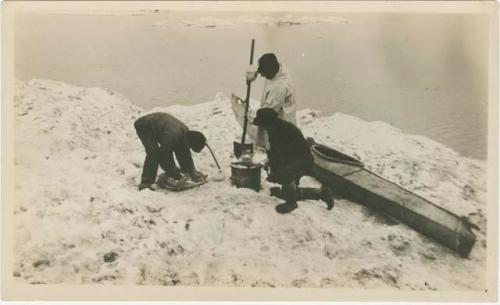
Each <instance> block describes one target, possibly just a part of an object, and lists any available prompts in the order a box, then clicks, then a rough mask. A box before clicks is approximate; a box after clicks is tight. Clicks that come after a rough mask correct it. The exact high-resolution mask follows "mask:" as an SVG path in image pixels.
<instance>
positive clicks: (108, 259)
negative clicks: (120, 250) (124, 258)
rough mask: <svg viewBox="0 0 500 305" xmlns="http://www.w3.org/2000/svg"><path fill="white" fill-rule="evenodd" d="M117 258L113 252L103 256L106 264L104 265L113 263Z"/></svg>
mask: <svg viewBox="0 0 500 305" xmlns="http://www.w3.org/2000/svg"><path fill="white" fill-rule="evenodd" d="M117 257H118V254H116V253H115V252H113V251H111V252H108V253H106V254H104V262H106V263H111V262H114V261H115V260H116V258H117Z"/></svg>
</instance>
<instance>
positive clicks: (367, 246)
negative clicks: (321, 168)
mask: <svg viewBox="0 0 500 305" xmlns="http://www.w3.org/2000/svg"><path fill="white" fill-rule="evenodd" d="M152 111H166V112H170V113H172V114H173V115H175V116H177V117H178V118H180V119H181V120H183V121H184V122H185V123H186V124H187V125H188V126H190V128H192V129H197V130H200V131H202V132H204V133H205V134H206V136H207V138H208V141H209V143H210V145H211V147H212V148H213V149H214V150H215V151H216V154H217V155H218V158H219V162H220V163H221V165H222V167H223V168H224V170H225V171H226V177H229V176H230V167H229V164H230V162H231V160H232V156H231V151H232V142H233V140H235V139H236V138H237V137H238V136H239V135H240V128H239V127H238V124H237V122H236V120H235V119H234V118H233V115H232V113H231V109H230V101H229V99H228V98H226V97H225V96H224V95H222V94H218V95H217V96H216V97H215V99H214V101H212V102H208V103H204V104H198V105H195V106H173V107H168V108H162V109H159V108H157V109H154V110H152ZM144 113H145V112H143V110H142V109H140V108H138V107H136V106H134V105H132V104H131V103H130V102H129V101H128V100H127V99H126V98H124V97H122V96H120V95H119V94H117V93H115V92H113V91H110V90H106V89H101V88H81V87H76V86H71V85H68V84H64V83H60V82H54V81H48V80H32V81H30V82H27V83H23V82H18V83H17V84H16V93H15V115H16V120H15V152H16V156H15V165H16V174H15V188H16V189H15V191H16V198H17V202H16V203H15V208H14V214H15V215H14V221H15V228H14V234H15V249H14V251H15V266H14V270H15V272H14V276H15V277H16V279H17V280H18V281H20V282H24V283H33V284H40V283H86V284H89V283H90V284H92V283H113V284H125V283H128V284H144V285H209V286H214V285H215V286H219V285H220V286H264V287H290V286H295V287H353V288H363V287H369V288H384V289H394V288H401V289H417V290H421V289H422V290H423V289H433V290H434V289H438V290H446V289H481V288H483V286H484V285H485V268H486V257H485V256H486V241H485V227H486V219H485V210H486V189H485V185H486V171H485V164H484V162H480V161H477V160H471V159H466V158H462V157H460V156H459V155H458V154H457V153H456V152H454V151H452V150H450V149H449V148H447V147H445V146H443V145H441V144H439V143H436V142H434V141H432V140H430V139H427V138H424V137H420V136H414V135H408V134H405V133H404V132H403V131H401V130H399V129H396V128H394V127H392V126H390V125H388V124H386V123H383V122H366V121H363V120H360V119H357V118H354V117H351V116H348V115H344V114H340V113H337V114H334V115H332V116H330V117H321V115H320V113H318V112H316V111H312V110H303V111H300V112H299V114H298V117H299V122H300V125H301V127H302V129H303V132H304V133H305V134H306V136H313V137H314V138H315V139H316V140H317V141H318V142H320V143H324V144H327V145H331V146H333V147H335V148H337V149H339V150H342V151H344V152H345V153H348V154H351V155H353V156H356V157H358V158H360V159H361V160H362V161H363V162H364V163H365V164H366V165H367V166H368V167H369V168H371V169H372V170H373V171H375V172H376V173H378V174H380V175H382V176H384V177H386V178H388V179H390V180H392V181H394V182H396V183H399V184H400V185H402V186H404V187H406V188H408V189H410V190H412V191H415V192H416V193H418V194H420V195H422V196H424V197H426V198H428V199H430V200H432V201H433V202H435V203H437V204H439V205H441V206H443V207H445V208H447V209H450V210H451V211H453V212H454V213H456V214H459V215H462V216H465V217H467V218H469V219H470V220H471V221H472V222H474V223H476V224H477V225H479V227H480V228H481V230H480V231H476V232H475V233H476V235H477V237H478V242H477V243H476V246H475V247H474V249H473V251H472V253H471V257H470V258H469V259H462V258H460V257H458V256H457V255H455V254H454V253H452V252H451V251H449V250H448V249H446V248H444V247H442V246H440V245H438V244H436V243H435V242H433V241H431V240H429V239H427V238H425V237H424V236H422V235H420V234H418V233H416V232H415V231H413V230H411V229H409V228H407V227H406V226H404V225H393V224H391V223H389V222H387V221H386V220H385V219H384V218H383V217H382V216H379V215H377V214H374V213H373V212H372V211H370V210H367V209H366V208H364V207H363V206H361V205H359V204H356V203H352V202H349V201H346V200H342V199H339V200H337V204H336V206H335V208H334V209H333V210H332V211H327V210H326V208H325V206H324V204H323V203H321V202H317V201H307V202H300V203H299V206H300V208H299V209H297V210H295V211H294V212H293V213H291V214H288V215H278V214H277V213H275V212H274V206H275V205H276V204H278V203H279V202H280V201H279V200H277V199H275V198H271V197H269V196H268V195H267V194H268V191H267V190H268V188H269V187H270V185H269V184H268V183H266V182H265V181H264V177H263V186H264V190H263V191H261V192H260V193H256V192H253V191H251V190H246V189H236V188H233V187H231V186H230V184H229V181H228V178H226V180H225V181H222V182H215V181H213V180H210V181H209V183H207V184H205V185H203V186H201V187H199V188H196V189H193V190H190V191H186V192H184V193H169V192H167V191H163V190H157V191H155V192H152V191H149V190H146V191H143V192H138V191H137V185H138V182H139V178H140V173H141V167H142V162H143V159H144V151H143V147H142V145H141V143H140V141H139V139H138V138H137V136H136V134H135V130H134V128H133V121H134V120H135V119H136V118H138V117H139V116H140V115H142V114H144ZM193 156H194V159H195V163H196V166H197V168H198V169H199V170H201V171H202V172H205V173H207V174H209V176H214V175H215V174H216V173H217V169H216V167H215V165H214V163H213V161H212V159H211V157H210V154H209V152H208V151H206V150H204V151H202V153H200V154H194V155H193ZM304 180H305V181H304V182H305V184H311V185H317V183H316V182H315V181H313V180H312V179H304ZM111 252H113V253H115V254H110V253H111ZM106 254H107V255H106ZM105 255H106V260H107V261H109V262H105V260H104V256H105ZM110 257H111V259H109V258H110ZM108 259H109V260H108Z"/></svg>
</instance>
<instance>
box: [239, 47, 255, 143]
mask: <svg viewBox="0 0 500 305" xmlns="http://www.w3.org/2000/svg"><path fill="white" fill-rule="evenodd" d="M254 47H255V39H252V45H251V47H250V65H252V64H253V49H254ZM250 87H251V85H250V82H247V97H246V98H245V117H244V122H243V135H242V136H241V144H245V137H246V134H247V124H248V107H249V106H250Z"/></svg>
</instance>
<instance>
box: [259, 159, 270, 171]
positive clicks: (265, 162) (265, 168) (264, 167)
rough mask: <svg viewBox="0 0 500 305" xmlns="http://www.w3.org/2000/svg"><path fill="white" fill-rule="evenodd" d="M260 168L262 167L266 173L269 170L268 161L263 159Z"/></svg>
mask: <svg viewBox="0 0 500 305" xmlns="http://www.w3.org/2000/svg"><path fill="white" fill-rule="evenodd" d="M260 166H262V168H263V169H264V170H266V171H267V170H268V169H269V160H268V159H265V160H264V161H262V162H260Z"/></svg>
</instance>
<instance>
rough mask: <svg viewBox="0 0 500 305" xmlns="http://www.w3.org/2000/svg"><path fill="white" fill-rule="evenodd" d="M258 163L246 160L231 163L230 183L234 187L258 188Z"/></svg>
mask: <svg viewBox="0 0 500 305" xmlns="http://www.w3.org/2000/svg"><path fill="white" fill-rule="evenodd" d="M260 169H261V165H260V164H254V163H247V162H241V161H238V162H232V163H231V184H232V185H234V186H236V187H244V188H249V189H253V190H254V191H256V192H258V191H259V190H260Z"/></svg>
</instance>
